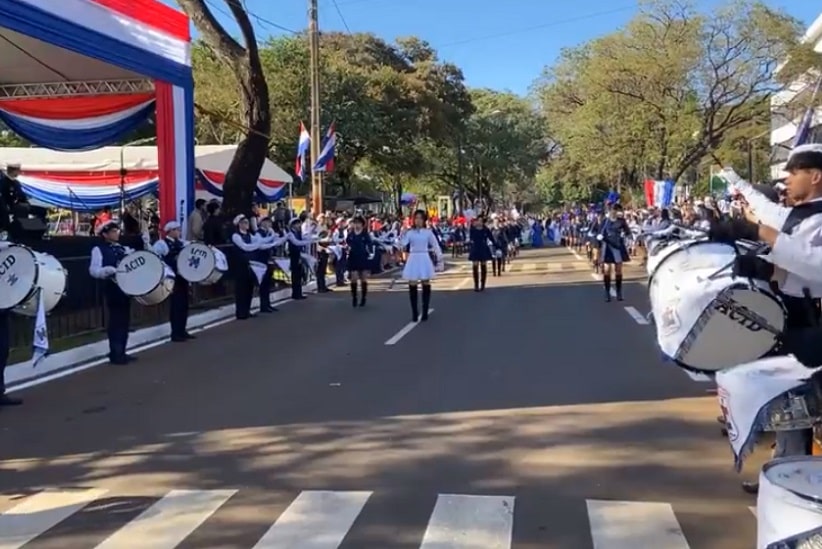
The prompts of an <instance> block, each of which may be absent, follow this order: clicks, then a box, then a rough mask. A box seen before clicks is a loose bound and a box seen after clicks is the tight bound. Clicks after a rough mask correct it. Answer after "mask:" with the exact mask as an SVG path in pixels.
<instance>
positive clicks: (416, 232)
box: [400, 210, 442, 322]
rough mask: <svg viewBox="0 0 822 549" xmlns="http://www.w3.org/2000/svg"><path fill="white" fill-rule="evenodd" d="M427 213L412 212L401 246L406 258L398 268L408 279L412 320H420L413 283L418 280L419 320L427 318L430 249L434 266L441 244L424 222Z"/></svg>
mask: <svg viewBox="0 0 822 549" xmlns="http://www.w3.org/2000/svg"><path fill="white" fill-rule="evenodd" d="M427 221H428V214H427V213H426V212H425V210H417V211H416V212H414V220H413V227H412V228H410V229H408V230H407V231H406V232H404V233H403V234H402V235H401V237H400V239H401V246H402V247H403V248H405V247H406V246H407V247H408V259H407V260H406V262H405V267H404V268H403V270H402V278H403V280H405V281H407V282H408V296H409V298H410V300H411V318H412V320H413V321H414V322H417V321H418V320H420V315H419V300H418V299H417V295H418V292H417V284H418V283H422V320H423V321H425V320H428V310H429V306H430V304H431V280H432V279H433V278H434V275H435V272H434V271H435V269H434V262H433V261H431V255H430V254H431V253H433V254H434V256H435V258H436V260H437V268H438V269H441V268H442V248H440V245H439V244H438V243H437V238H436V237H435V236H434V233H433V232H432V231H431V230H430V229H428V228H427V227H426V226H425V224H426V222H427Z"/></svg>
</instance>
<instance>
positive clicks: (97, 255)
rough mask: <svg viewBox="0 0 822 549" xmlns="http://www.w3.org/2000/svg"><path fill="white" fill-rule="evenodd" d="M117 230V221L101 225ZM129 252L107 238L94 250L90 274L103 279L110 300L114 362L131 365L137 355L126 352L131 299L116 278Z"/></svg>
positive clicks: (109, 326) (108, 318)
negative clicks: (118, 266) (115, 275)
mask: <svg viewBox="0 0 822 549" xmlns="http://www.w3.org/2000/svg"><path fill="white" fill-rule="evenodd" d="M112 229H114V230H117V229H116V224H114V223H113V222H109V223H106V224H104V225H102V226H101V227H100V231H99V232H101V233H103V232H106V231H108V230H112ZM126 255H128V250H127V249H126V248H125V247H123V246H121V245H120V244H118V243H117V242H111V241H108V240H106V241H104V242H102V243H100V244H99V245H97V246H96V247H95V248H94V249H93V250H92V251H91V265H90V266H89V274H91V276H92V277H94V278H97V279H100V280H102V281H103V296H104V299H105V302H106V313H107V314H106V333H107V335H108V345H109V354H108V358H109V361H110V362H111V363H112V364H127V363H128V362H131V361H132V360H134V359H135V358H136V357H132V356H129V355H128V354H126V349H127V347H128V332H129V329H130V326H131V298H130V297H129V296H127V295H126V294H124V293H123V291H122V290H121V289H120V287H119V286H117V283H116V282H115V280H114V274H115V273H116V272H117V264H118V263H120V261H121V260H122V259H123V258H124V257H126Z"/></svg>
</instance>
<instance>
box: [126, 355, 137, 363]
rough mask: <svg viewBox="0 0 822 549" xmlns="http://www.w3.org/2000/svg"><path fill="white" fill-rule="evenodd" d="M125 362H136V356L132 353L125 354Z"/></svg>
mask: <svg viewBox="0 0 822 549" xmlns="http://www.w3.org/2000/svg"><path fill="white" fill-rule="evenodd" d="M124 358H125V359H126V362H137V360H138V358H137V357H136V356H134V355H129V354H127V355H126V356H125V357H124Z"/></svg>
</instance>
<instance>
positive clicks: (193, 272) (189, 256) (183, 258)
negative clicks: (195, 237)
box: [177, 242, 216, 282]
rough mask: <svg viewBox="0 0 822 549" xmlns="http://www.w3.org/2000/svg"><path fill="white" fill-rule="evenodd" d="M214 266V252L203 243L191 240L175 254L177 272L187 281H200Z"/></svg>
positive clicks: (205, 277) (208, 274) (209, 273)
mask: <svg viewBox="0 0 822 549" xmlns="http://www.w3.org/2000/svg"><path fill="white" fill-rule="evenodd" d="M215 267H216V258H215V256H214V252H213V251H212V250H211V248H209V247H208V246H206V245H205V244H200V243H199V242H192V243H191V244H189V245H188V246H186V247H185V248H183V249H182V250H181V251H180V255H179V256H177V272H178V273H180V276H182V277H183V278H185V279H186V280H188V281H189V282H202V281H203V280H205V279H207V278H208V277H209V276H211V273H212V272H214V269H215Z"/></svg>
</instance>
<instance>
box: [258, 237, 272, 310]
mask: <svg viewBox="0 0 822 549" xmlns="http://www.w3.org/2000/svg"><path fill="white" fill-rule="evenodd" d="M257 234H258V236H259V237H260V238H262V239H264V240H265V239H267V240H271V239H272V238H276V237H277V236H278V235H277V234H276V233H275V232H274V231H273V230H271V229H260V230H259V231H257ZM275 245H276V244H275ZM254 260H255V261H259V262H260V263H262V264H264V265H266V270H265V274H263V279H262V280H261V281H260V312H261V313H273V312H275V311H277V308H276V307H274V306H273V305H271V281H272V277H273V276H274V265H273V261H274V246H271V247H265V248H260V249H259V250H257V251H256V252H255V259H254Z"/></svg>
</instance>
